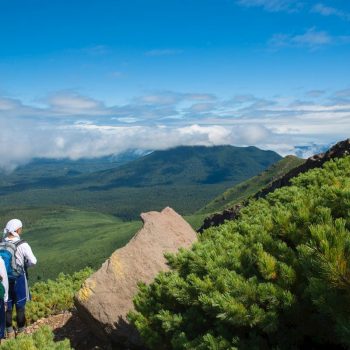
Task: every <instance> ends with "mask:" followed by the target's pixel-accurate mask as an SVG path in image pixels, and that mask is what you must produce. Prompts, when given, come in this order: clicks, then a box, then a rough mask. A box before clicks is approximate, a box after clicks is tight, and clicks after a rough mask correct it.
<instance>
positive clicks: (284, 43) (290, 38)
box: [269, 28, 341, 50]
mask: <svg viewBox="0 0 350 350" xmlns="http://www.w3.org/2000/svg"><path fill="white" fill-rule="evenodd" d="M340 40H341V38H340V37H337V38H335V37H332V36H331V35H330V34H328V33H327V32H325V31H318V30H316V29H315V28H310V29H308V30H307V31H306V32H304V33H302V34H297V35H290V34H275V35H274V36H273V37H272V38H271V39H270V41H269V44H270V45H271V46H272V47H275V48H281V47H306V48H308V49H311V50H314V49H317V48H320V47H322V46H327V45H331V44H333V43H335V42H339V41H340Z"/></svg>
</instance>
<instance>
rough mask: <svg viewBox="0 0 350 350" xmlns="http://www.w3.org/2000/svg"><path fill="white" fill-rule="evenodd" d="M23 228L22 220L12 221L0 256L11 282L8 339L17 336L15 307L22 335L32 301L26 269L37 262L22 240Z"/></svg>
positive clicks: (7, 313)
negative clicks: (26, 306) (26, 310)
mask: <svg viewBox="0 0 350 350" xmlns="http://www.w3.org/2000/svg"><path fill="white" fill-rule="evenodd" d="M22 227H23V225H22V222H21V221H20V220H18V219H13V220H10V221H9V222H8V223H7V225H6V228H5V229H4V238H3V240H2V242H1V243H0V256H1V257H2V258H3V260H4V262H5V265H6V271H7V275H8V280H9V293H8V294H9V295H8V301H7V303H6V305H7V311H6V332H7V337H8V338H12V337H14V336H15V331H14V328H13V326H12V310H13V307H14V306H16V321H17V332H16V333H17V334H18V333H22V332H24V330H25V324H26V318H25V305H26V302H27V301H29V300H30V295H29V287H28V281H27V274H26V269H27V267H30V266H33V265H35V264H36V262H37V259H36V257H35V256H34V254H33V252H32V249H31V248H30V246H29V244H28V243H27V242H26V241H24V240H22V239H21V238H20V235H21V234H22Z"/></svg>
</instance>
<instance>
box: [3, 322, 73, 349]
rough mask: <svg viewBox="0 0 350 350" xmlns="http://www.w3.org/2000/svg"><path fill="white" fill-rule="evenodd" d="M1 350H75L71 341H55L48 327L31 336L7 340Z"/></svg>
mask: <svg viewBox="0 0 350 350" xmlns="http://www.w3.org/2000/svg"><path fill="white" fill-rule="evenodd" d="M0 349H1V350H73V348H71V346H70V344H69V340H67V339H66V340H63V341H60V342H55V341H54V335H53V333H52V331H51V329H50V328H49V327H48V326H44V327H42V328H40V329H39V330H38V331H37V332H35V333H33V334H31V335H21V336H19V337H17V338H16V339H10V340H7V341H6V342H5V343H4V344H3V345H1V346H0Z"/></svg>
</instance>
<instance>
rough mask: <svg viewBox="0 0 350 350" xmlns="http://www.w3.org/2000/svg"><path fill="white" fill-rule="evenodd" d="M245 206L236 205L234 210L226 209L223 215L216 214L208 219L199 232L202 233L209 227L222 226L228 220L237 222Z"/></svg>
mask: <svg viewBox="0 0 350 350" xmlns="http://www.w3.org/2000/svg"><path fill="white" fill-rule="evenodd" d="M243 206H244V205H243V204H236V205H235V206H233V207H232V208H229V209H225V210H224V211H222V212H221V213H215V214H213V215H210V216H208V217H206V218H205V219H204V222H203V225H202V226H201V227H200V228H199V230H198V232H200V233H202V232H203V231H204V230H206V229H207V228H209V227H213V226H219V225H222V224H223V223H224V222H225V221H226V220H236V219H237V218H238V216H239V212H240V210H241V208H242V207H243Z"/></svg>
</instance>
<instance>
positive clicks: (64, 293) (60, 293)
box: [26, 268, 92, 323]
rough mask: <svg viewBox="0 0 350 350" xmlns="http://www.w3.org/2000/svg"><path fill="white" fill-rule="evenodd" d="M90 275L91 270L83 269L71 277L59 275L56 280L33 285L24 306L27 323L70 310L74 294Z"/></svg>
mask: <svg viewBox="0 0 350 350" xmlns="http://www.w3.org/2000/svg"><path fill="white" fill-rule="evenodd" d="M91 274H92V269H90V268H85V269H83V270H81V271H78V272H75V273H74V274H72V275H66V274H63V273H60V274H59V275H58V277H57V278H56V280H48V281H47V282H37V283H35V284H34V285H33V287H31V289H30V290H31V295H32V300H31V301H30V302H29V303H28V304H27V306H26V317H27V321H28V323H33V322H35V321H37V320H38V319H40V318H43V317H47V316H50V315H55V314H58V313H60V312H62V311H65V310H69V309H71V308H72V307H73V305H74V303H73V297H74V294H75V293H76V292H77V291H78V290H79V289H80V287H81V285H82V284H83V282H84V281H85V280H86V279H87V278H88V277H89V276H90V275H91Z"/></svg>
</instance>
